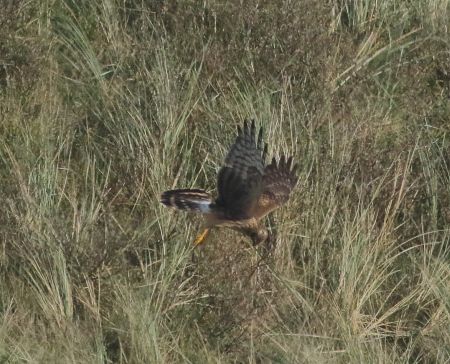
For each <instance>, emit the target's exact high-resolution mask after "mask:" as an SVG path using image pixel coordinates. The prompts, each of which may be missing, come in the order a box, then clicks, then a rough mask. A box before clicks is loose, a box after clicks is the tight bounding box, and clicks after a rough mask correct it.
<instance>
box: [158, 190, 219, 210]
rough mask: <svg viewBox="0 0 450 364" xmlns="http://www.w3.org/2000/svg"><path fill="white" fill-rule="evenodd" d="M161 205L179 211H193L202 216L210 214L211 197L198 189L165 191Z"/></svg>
mask: <svg viewBox="0 0 450 364" xmlns="http://www.w3.org/2000/svg"><path fill="white" fill-rule="evenodd" d="M160 201H161V203H162V204H164V205H166V206H168V207H174V208H176V209H179V210H186V211H194V212H199V213H202V214H206V213H208V212H211V203H212V200H211V195H210V194H209V193H208V192H206V191H204V190H199V189H181V190H170V191H165V192H163V193H162V195H161V200H160Z"/></svg>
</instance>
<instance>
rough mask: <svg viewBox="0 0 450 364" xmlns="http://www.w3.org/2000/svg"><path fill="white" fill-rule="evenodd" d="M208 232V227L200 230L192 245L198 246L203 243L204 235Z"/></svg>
mask: <svg viewBox="0 0 450 364" xmlns="http://www.w3.org/2000/svg"><path fill="white" fill-rule="evenodd" d="M208 233H209V229H208V228H206V229H205V230H203V232H202V233H201V234H200V235H198V236H197V238H196V239H195V241H194V245H195V246H196V247H197V246H199V245H200V244H202V243H204V241H205V239H206V236H207V235H208Z"/></svg>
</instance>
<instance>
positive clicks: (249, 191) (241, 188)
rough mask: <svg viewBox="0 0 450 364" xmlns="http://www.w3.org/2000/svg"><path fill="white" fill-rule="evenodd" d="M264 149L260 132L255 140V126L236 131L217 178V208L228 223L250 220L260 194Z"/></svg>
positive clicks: (253, 124) (247, 126) (265, 146)
mask: <svg viewBox="0 0 450 364" xmlns="http://www.w3.org/2000/svg"><path fill="white" fill-rule="evenodd" d="M266 153H267V145H263V141H262V129H260V130H259V133H258V137H256V126H255V122H254V121H252V123H251V125H250V126H249V125H248V123H247V122H245V123H244V127H243V128H242V129H241V128H240V127H239V128H238V136H237V138H236V140H235V142H234V144H233V145H232V146H231V148H230V150H229V152H228V154H227V157H226V158H225V163H224V166H223V167H222V168H221V169H220V171H219V175H218V178H217V190H218V197H217V200H216V203H215V205H216V207H217V208H219V209H220V210H221V211H222V213H223V214H224V217H226V218H229V219H236V220H238V219H246V218H249V217H252V216H253V214H254V209H255V207H256V206H257V202H258V199H259V197H260V195H261V192H262V191H263V175H264V164H265V158H266Z"/></svg>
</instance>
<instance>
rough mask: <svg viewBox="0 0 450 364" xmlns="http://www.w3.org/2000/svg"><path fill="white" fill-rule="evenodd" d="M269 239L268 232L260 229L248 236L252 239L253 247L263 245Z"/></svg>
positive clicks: (262, 228)
mask: <svg viewBox="0 0 450 364" xmlns="http://www.w3.org/2000/svg"><path fill="white" fill-rule="evenodd" d="M268 237H269V232H268V231H267V229H266V228H264V227H260V228H258V230H256V231H255V232H252V233H251V234H250V238H251V239H252V242H253V246H256V245H258V244H261V243H263V242H264V241H266V240H267V238H268Z"/></svg>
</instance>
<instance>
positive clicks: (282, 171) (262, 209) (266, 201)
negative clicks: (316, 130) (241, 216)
mask: <svg viewBox="0 0 450 364" xmlns="http://www.w3.org/2000/svg"><path fill="white" fill-rule="evenodd" d="M297 168H298V166H297V165H295V166H292V157H289V158H288V159H287V160H286V158H285V156H284V155H283V156H282V157H281V158H280V161H279V163H277V161H276V160H275V158H273V159H272V162H271V163H270V164H269V165H267V166H266V168H265V170H264V175H263V178H262V192H261V195H260V196H259V198H258V202H257V204H256V208H255V210H254V216H255V217H256V218H257V219H259V218H261V217H263V216H265V215H267V214H268V213H269V212H271V211H273V210H275V209H276V208H278V207H280V206H281V205H283V204H284V203H286V202H287V201H288V200H289V195H290V193H291V191H292V190H293V189H294V187H295V185H296V184H297V180H298V176H297V175H296V170H297Z"/></svg>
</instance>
